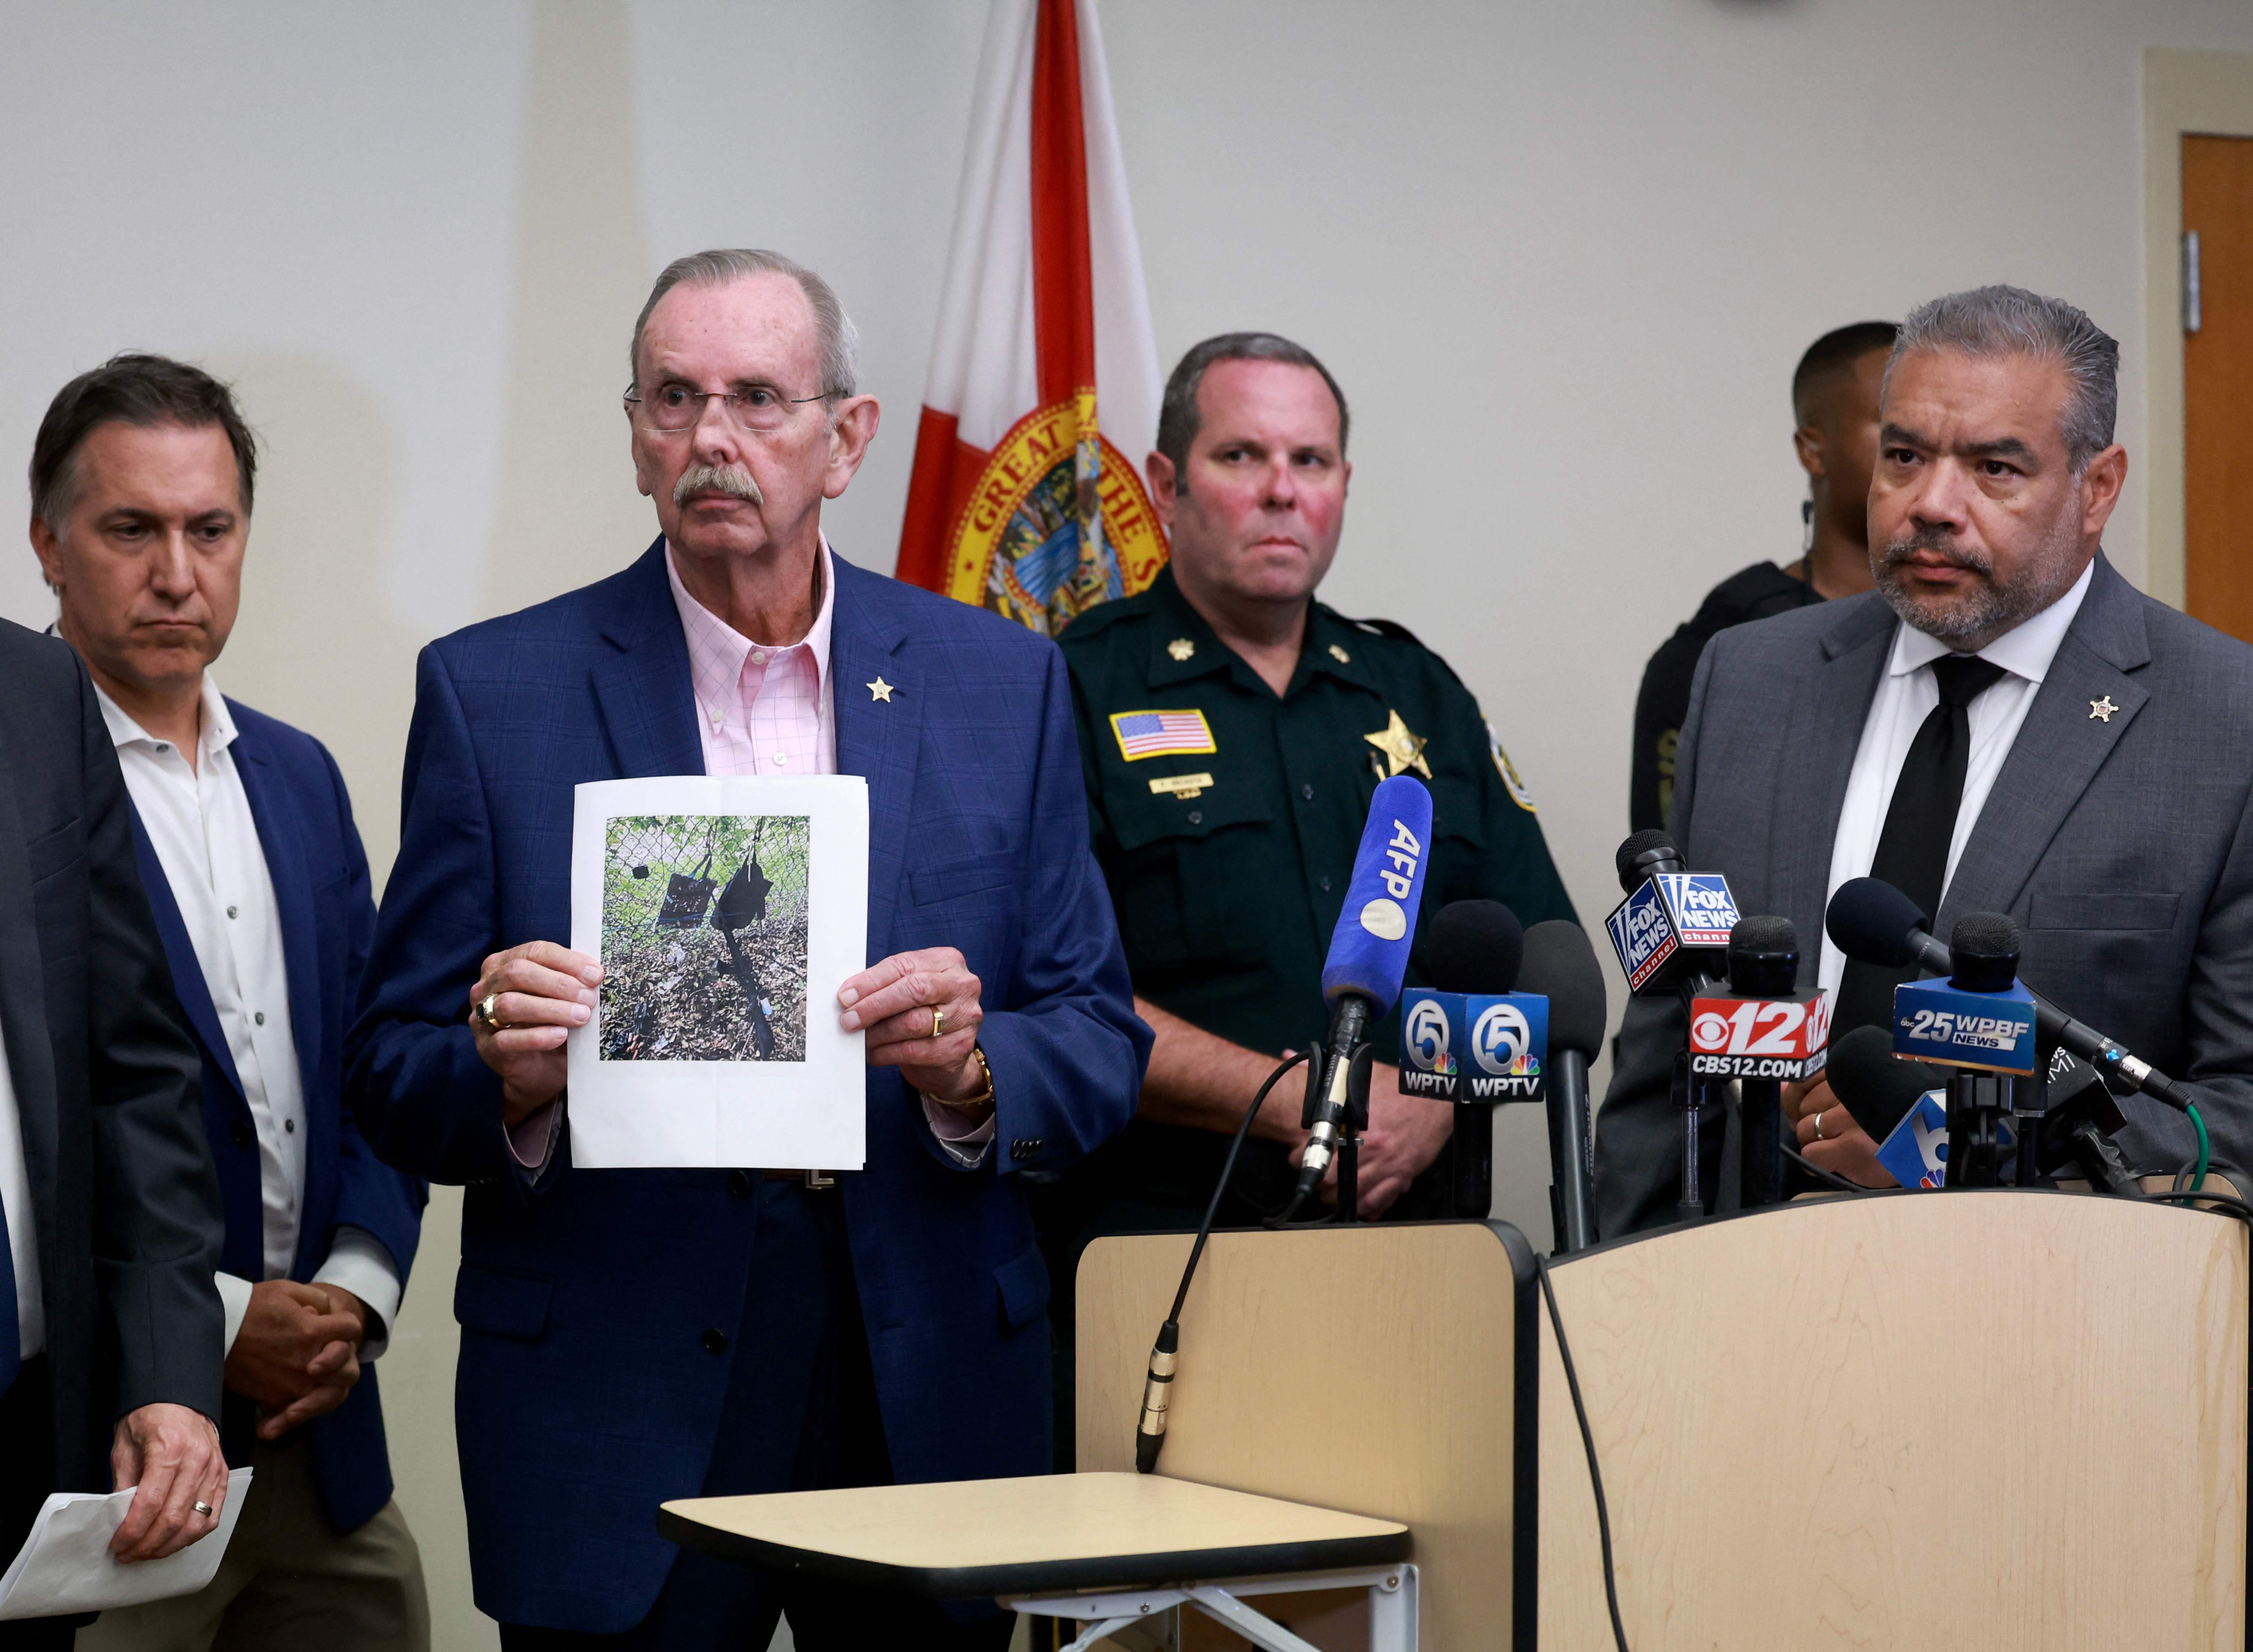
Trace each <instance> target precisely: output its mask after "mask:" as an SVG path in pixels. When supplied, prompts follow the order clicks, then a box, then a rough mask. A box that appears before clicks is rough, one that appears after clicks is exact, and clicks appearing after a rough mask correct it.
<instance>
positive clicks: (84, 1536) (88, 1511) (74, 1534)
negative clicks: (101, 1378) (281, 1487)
mask: <svg viewBox="0 0 2253 1652" xmlns="http://www.w3.org/2000/svg"><path fill="white" fill-rule="evenodd" d="M220 1484H221V1486H222V1488H223V1489H222V1491H221V1494H220V1496H221V1501H222V1503H223V1505H224V1506H223V1508H222V1509H221V1510H220V1516H219V1518H218V1520H217V1522H216V1523H215V1524H216V1529H215V1530H213V1532H212V1534H211V1536H210V1537H208V1538H206V1539H205V1540H202V1541H199V1542H197V1543H194V1544H190V1545H189V1546H188V1547H187V1548H186V1549H185V1550H184V1551H181V1552H180V1553H178V1554H173V1555H168V1556H166V1557H165V1558H163V1559H161V1560H150V1561H145V1562H143V1563H141V1564H139V1565H121V1564H120V1562H119V1560H118V1558H117V1557H116V1556H115V1555H114V1554H112V1553H111V1552H110V1545H111V1536H112V1534H113V1533H115V1531H117V1530H119V1522H120V1520H121V1519H122V1516H124V1514H125V1509H126V1505H127V1504H128V1503H129V1502H131V1501H132V1500H133V1497H134V1492H133V1489H132V1488H126V1489H124V1490H122V1491H114V1492H112V1493H110V1494H109V1495H108V1496H101V1495H76V1496H73V1495H72V1494H70V1493H68V1492H62V1491H59V1492H57V1493H55V1495H53V1496H52V1497H50V1498H48V1499H47V1501H46V1503H45V1506H44V1507H43V1508H41V1509H40V1510H39V1512H38V1517H37V1518H36V1519H35V1520H33V1521H32V1523H31V1536H30V1537H26V1538H25V1539H24V1546H23V1548H22V1549H21V1550H20V1551H17V1555H16V1558H15V1561H14V1563H13V1564H12V1565H10V1566H9V1568H8V1572H7V1575H6V1576H5V1577H0V1621H4V1620H10V1619H17V1618H52V1617H60V1616H62V1615H64V1614H69V1613H77V1612H107V1611H108V1610H109V1609H110V1608H111V1607H137V1606H141V1605H143V1604H145V1603H146V1602H148V1601H150V1600H173V1599H175V1598H177V1597H178V1596H180V1595H184V1594H193V1593H196V1592H197V1591H198V1590H199V1589H201V1588H203V1587H205V1586H206V1585H207V1584H209V1583H210V1582H211V1580H212V1579H213V1577H215V1576H216V1575H217V1574H218V1572H219V1565H220V1561H221V1560H223V1559H225V1558H227V1544H228V1542H229V1541H230V1540H231V1539H232V1538H233V1537H234V1523H235V1520H236V1517H237V1516H240V1515H241V1512H242V1500H243V1495H244V1494H245V1493H247V1492H248V1490H249V1489H250V1470H249V1469H248V1468H238V1469H236V1470H235V1471H234V1473H233V1474H228V1475H227V1476H226V1478H225V1479H224V1480H223V1481H221V1482H220Z"/></svg>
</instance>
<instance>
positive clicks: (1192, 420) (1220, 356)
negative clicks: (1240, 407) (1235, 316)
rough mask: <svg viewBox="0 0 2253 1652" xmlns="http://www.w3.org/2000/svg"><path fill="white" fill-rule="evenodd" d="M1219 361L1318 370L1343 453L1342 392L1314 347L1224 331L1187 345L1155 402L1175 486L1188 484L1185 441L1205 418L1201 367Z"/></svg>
mask: <svg viewBox="0 0 2253 1652" xmlns="http://www.w3.org/2000/svg"><path fill="white" fill-rule="evenodd" d="M1223 361H1280V362H1281V363H1283V364H1284V366H1290V367H1311V368H1313V369H1314V370H1315V372H1316V373H1320V374H1322V382H1323V383H1324V384H1326V385H1328V386H1329V387H1330V394H1331V395H1332V396H1333V397H1335V398H1336V401H1337V410H1338V454H1339V457H1343V456H1344V454H1345V436H1346V429H1347V425H1348V422H1349V415H1347V413H1346V409H1345V392H1344V391H1343V390H1341V389H1339V388H1338V382H1337V380H1335V379H1333V378H1331V377H1330V370H1329V368H1328V367H1325V366H1322V363H1321V362H1320V361H1318V360H1316V359H1315V352H1313V351H1311V350H1309V349H1308V348H1307V347H1306V346H1305V345H1294V344H1293V343H1292V342H1291V341H1290V340H1289V339H1288V338H1283V337H1282V336H1281V335H1280V334H1278V333H1272V332H1224V333H1222V334H1220V335H1219V336H1218V337H1217V338H1208V339H1206V340H1205V341H1204V342H1203V344H1201V345H1193V346H1191V348H1190V350H1189V354H1187V355H1185V356H1183V357H1182V359H1181V365H1180V366H1176V367H1175V369H1174V371H1173V373H1172V376H1171V377H1169V378H1168V379H1167V380H1166V394H1165V397H1164V399H1163V400H1162V401H1160V402H1159V404H1158V451H1159V452H1161V453H1162V454H1164V455H1165V456H1166V457H1168V459H1170V460H1172V461H1173V464H1174V474H1175V477H1179V478H1181V481H1180V483H1179V484H1178V485H1181V486H1182V487H1184V488H1186V487H1187V485H1188V480H1187V478H1188V476H1189V444H1190V443H1193V442H1195V441H1196V434H1197V430H1198V428H1199V427H1200V426H1201V425H1203V422H1204V420H1203V415H1200V414H1199V413H1198V412H1197V391H1198V390H1199V389H1200V388H1201V387H1203V384H1204V375H1205V370H1206V369H1207V368H1209V367H1210V366H1213V365H1214V364H1216V363H1217V362H1223Z"/></svg>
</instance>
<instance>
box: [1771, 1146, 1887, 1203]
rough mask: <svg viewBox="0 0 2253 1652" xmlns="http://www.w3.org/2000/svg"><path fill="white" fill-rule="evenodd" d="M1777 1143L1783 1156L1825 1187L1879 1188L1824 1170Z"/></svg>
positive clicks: (1863, 1190) (1848, 1189) (1846, 1189)
mask: <svg viewBox="0 0 2253 1652" xmlns="http://www.w3.org/2000/svg"><path fill="white" fill-rule="evenodd" d="M1777 1145H1778V1147H1779V1148H1780V1149H1781V1151H1782V1154H1783V1156H1784V1157H1785V1158H1787V1159H1789V1160H1790V1161H1791V1162H1792V1163H1794V1164H1796V1165H1797V1166H1798V1167H1799V1168H1801V1169H1802V1170H1804V1171H1805V1172H1807V1174H1808V1175H1810V1176H1813V1177H1814V1178H1815V1179H1816V1180H1817V1181H1820V1182H1822V1183H1823V1184H1824V1186H1826V1187H1832V1188H1838V1190H1839V1191H1840V1192H1841V1193H1875V1192H1877V1191H1879V1189H1877V1188H1866V1187H1864V1186H1863V1185H1862V1184H1861V1183H1860V1182H1859V1181H1847V1180H1846V1178H1845V1177H1844V1176H1842V1175H1838V1173H1837V1172H1835V1171H1831V1170H1825V1169H1824V1168H1823V1167H1822V1166H1821V1165H1819V1164H1817V1163H1816V1162H1815V1161H1813V1160H1811V1159H1809V1158H1806V1157H1805V1156H1803V1154H1796V1153H1794V1152H1793V1151H1792V1150H1791V1149H1790V1148H1789V1147H1782V1144H1781V1143H1779V1144H1777Z"/></svg>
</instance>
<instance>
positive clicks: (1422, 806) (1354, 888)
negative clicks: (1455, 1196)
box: [1291, 775, 1432, 1222]
mask: <svg viewBox="0 0 2253 1652" xmlns="http://www.w3.org/2000/svg"><path fill="white" fill-rule="evenodd" d="M1431 835H1432V794H1431V793H1430V792H1428V791H1426V790H1425V789H1424V786H1423V783H1422V782H1421V781H1419V780H1415V779H1413V778H1412V777H1409V776H1407V775H1395V776H1393V777H1392V778H1391V779H1389V780H1383V781H1379V782H1378V787H1377V795H1376V796H1375V797H1373V798H1371V799H1370V802H1369V819H1368V822H1367V824H1365V825H1364V826H1363V827H1362V829H1361V847H1360V849H1359V850H1358V851H1357V853H1356V854H1355V855H1354V857H1353V878H1352V881H1351V882H1349V883H1348V884H1347V885H1346V891H1345V905H1344V908H1343V910H1341V911H1340V912H1339V913H1338V921H1337V928H1336V930H1334V931H1332V932H1331V934H1330V950H1329V957H1328V958H1326V959H1325V960H1324V961H1323V964H1322V1000H1323V1002H1325V1003H1326V1004H1328V1005H1329V1009H1330V1025H1329V1035H1328V1036H1327V1037H1326V1038H1325V1039H1324V1041H1323V1046H1322V1051H1321V1053H1320V1055H1319V1056H1318V1057H1317V1058H1316V1059H1315V1060H1314V1061H1310V1062H1308V1063H1307V1069H1308V1084H1307V1105H1306V1108H1305V1111H1304V1112H1303V1113H1302V1114H1301V1123H1302V1124H1303V1125H1305V1126H1306V1127H1307V1129H1308V1137H1307V1147H1306V1152H1305V1154H1304V1155H1303V1156H1302V1157H1301V1160H1300V1161H1299V1185H1298V1187H1297V1188H1296V1189H1295V1191H1294V1193H1293V1195H1292V1200H1291V1203H1292V1207H1293V1208H1294V1209H1296V1207H1297V1206H1298V1205H1300V1204H1301V1203H1302V1202H1304V1201H1305V1200H1306V1199H1307V1197H1308V1195H1311V1194H1312V1193H1313V1192H1314V1190H1315V1188H1317V1187H1319V1186H1320V1185H1321V1184H1322V1175H1323V1173H1324V1172H1326V1171H1327V1170H1329V1168H1330V1161H1331V1160H1333V1159H1334V1158H1336V1156H1337V1152H1338V1147H1339V1146H1340V1141H1341V1138H1342V1136H1343V1135H1345V1134H1347V1133H1350V1130H1351V1128H1352V1127H1353V1126H1354V1125H1355V1124H1356V1123H1357V1122H1359V1119H1365V1118H1366V1117H1367V1113H1366V1109H1367V1107H1368V1105H1369V1063H1370V1049H1369V1028H1370V1025H1371V1023H1372V1022H1374V1021H1380V1020H1382V1019H1383V1018H1384V1016H1385V1013H1386V1012H1387V1011H1389V1010H1390V1009H1391V1008H1392V1004H1393V1000H1395V999H1397V998H1399V996H1400V980H1401V977H1402V976H1403V975H1405V974H1406V972H1407V969H1408V952H1409V949H1410V948H1411V947H1412V945H1413V944H1414V941H1415V934H1416V912H1417V909H1418V905H1419V902H1420V900H1421V898H1422V896H1423V892H1424V862H1425V859H1426V856H1425V853H1424V846H1425V844H1426V842H1427V841H1428V840H1430V838H1431ZM1356 1115H1358V1118H1357V1117H1356ZM1345 1169H1346V1167H1344V1166H1341V1167H1340V1173H1339V1186H1338V1210H1339V1215H1340V1219H1341V1220H1343V1221H1348V1222H1350V1221H1351V1220H1352V1219H1353V1215H1354V1211H1353V1206H1354V1204H1355V1202H1356V1198H1357V1195H1356V1193H1355V1190H1354V1189H1353V1188H1350V1187H1348V1186H1346V1185H1345Z"/></svg>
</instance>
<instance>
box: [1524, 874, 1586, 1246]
mask: <svg viewBox="0 0 2253 1652" xmlns="http://www.w3.org/2000/svg"><path fill="white" fill-rule="evenodd" d="M1517 985H1518V988H1519V990H1520V991H1521V992H1524V993H1540V994H1541V995H1542V996H1543V997H1545V998H1546V999H1547V1000H1549V1217H1550V1222H1551V1224H1552V1229H1553V1230H1554V1232H1555V1235H1556V1243H1555V1245H1554V1251H1555V1253H1556V1254H1559V1255H1562V1254H1566V1253H1568V1252H1571V1251H1585V1250H1587V1248H1588V1247H1589V1246H1590V1245H1592V1244H1594V1243H1595V1242H1596V1216H1595V1210H1596V1202H1595V1192H1594V1182H1595V1159H1594V1154H1595V1148H1594V1143H1593V1140H1592V1139H1591V1137H1590V1134H1589V1130H1588V1063H1590V1062H1591V1061H1593V1060H1594V1059H1595V1055H1596V1052H1597V1051H1598V1050H1599V1049H1602V1048H1603V1042H1604V1020H1605V1016H1606V1013H1607V1011H1606V1006H1605V1003H1604V972H1603V971H1602V970H1601V969H1600V968H1598V967H1597V965H1596V949H1595V948H1594V946H1592V945H1590V944H1588V938H1587V935H1586V934H1585V933H1583V932H1582V931H1581V929H1580V925H1579V924H1572V923H1567V922H1566V920H1565V919H1563V918H1551V919H1550V920H1549V921H1548V922H1547V923H1545V924H1535V925H1534V926H1533V927H1532V928H1531V929H1530V930H1528V931H1525V951H1524V962H1523V963H1522V964H1521V965H1519V968H1518V972H1517Z"/></svg>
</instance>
